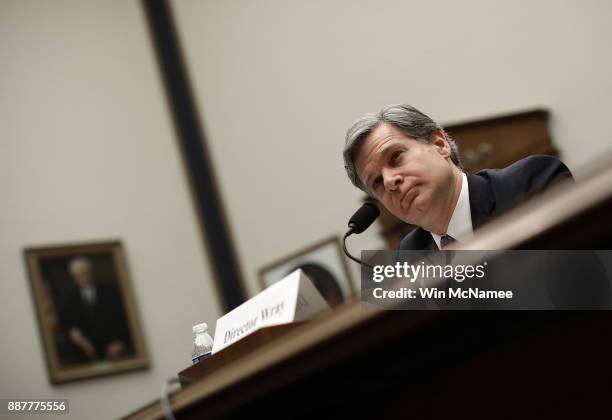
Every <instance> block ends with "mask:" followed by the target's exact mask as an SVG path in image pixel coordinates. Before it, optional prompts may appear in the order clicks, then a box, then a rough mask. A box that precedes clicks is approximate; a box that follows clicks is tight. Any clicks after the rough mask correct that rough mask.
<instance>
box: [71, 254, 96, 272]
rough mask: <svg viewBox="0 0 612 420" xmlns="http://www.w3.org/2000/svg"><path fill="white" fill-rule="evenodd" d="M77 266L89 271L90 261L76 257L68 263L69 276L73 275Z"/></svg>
mask: <svg viewBox="0 0 612 420" xmlns="http://www.w3.org/2000/svg"><path fill="white" fill-rule="evenodd" d="M77 265H86V266H87V267H88V268H89V269H91V260H90V259H89V258H87V257H83V256H78V257H74V258H73V259H71V260H70V262H68V272H70V274H72V273H74V270H75V268H76V266H77Z"/></svg>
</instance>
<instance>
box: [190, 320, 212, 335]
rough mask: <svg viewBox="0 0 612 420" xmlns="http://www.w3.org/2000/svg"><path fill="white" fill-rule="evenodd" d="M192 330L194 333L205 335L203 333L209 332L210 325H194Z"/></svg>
mask: <svg viewBox="0 0 612 420" xmlns="http://www.w3.org/2000/svg"><path fill="white" fill-rule="evenodd" d="M191 330H192V331H193V332H194V333H203V332H206V331H208V325H206V322H202V323H201V324H198V325H194V326H193V328H192V329H191Z"/></svg>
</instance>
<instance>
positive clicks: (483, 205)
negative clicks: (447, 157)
mask: <svg viewBox="0 0 612 420" xmlns="http://www.w3.org/2000/svg"><path fill="white" fill-rule="evenodd" d="M466 175H467V181H468V189H469V192H470V213H471V216H472V225H473V227H474V229H476V228H478V227H480V226H481V225H483V224H484V223H486V222H487V221H488V220H489V219H491V216H493V213H494V211H495V194H493V190H492V189H491V185H490V183H489V181H488V179H487V178H486V177H484V176H481V175H479V174H470V173H466Z"/></svg>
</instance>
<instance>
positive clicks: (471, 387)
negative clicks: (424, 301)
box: [127, 165, 612, 419]
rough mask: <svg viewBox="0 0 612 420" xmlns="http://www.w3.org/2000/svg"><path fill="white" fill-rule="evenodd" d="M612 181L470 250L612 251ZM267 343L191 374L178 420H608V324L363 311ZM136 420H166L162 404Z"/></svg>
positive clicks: (607, 178) (561, 315)
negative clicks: (365, 419)
mask: <svg viewBox="0 0 612 420" xmlns="http://www.w3.org/2000/svg"><path fill="white" fill-rule="evenodd" d="M611 180H612V166H610V165H606V166H605V167H602V168H600V169H599V170H597V171H594V172H593V173H592V174H590V175H589V176H588V177H586V178H585V179H584V180H583V181H582V182H581V183H580V184H579V185H576V186H565V187H563V186H560V187H558V188H556V189H554V190H553V191H550V192H549V193H546V194H544V195H543V196H542V197H540V198H539V199H537V200H535V201H533V202H529V203H526V204H525V205H523V206H521V207H520V208H518V209H516V210H515V211H513V212H511V213H508V214H507V215H505V216H503V218H502V219H500V220H499V221H498V222H496V223H494V224H492V225H490V226H488V227H485V229H483V231H482V232H481V233H480V234H479V235H478V237H477V239H476V240H475V241H474V242H473V243H470V244H467V245H468V246H465V247H464V249H547V248H548V249H555V248H556V249H576V248H578V249H585V248H586V249H612V248H611V245H612V222H611V220H610V215H611V214H612V181H611ZM551 212H552V213H551ZM517 281H520V279H517ZM271 334H272V335H273V336H270V337H268V339H266V340H264V341H265V342H263V343H258V344H257V345H256V344H255V342H254V341H253V342H252V343H251V345H249V346H246V344H248V343H247V342H246V341H245V342H244V343H243V345H245V347H244V348H243V349H242V350H237V352H238V354H237V355H236V356H235V358H234V357H230V358H229V360H225V361H223V362H222V361H221V359H219V361H215V362H214V361H213V359H214V357H216V356H218V355H221V354H222V353H223V352H220V353H219V354H218V355H216V356H213V358H211V359H208V360H206V361H204V362H203V365H202V367H200V368H198V367H192V368H189V369H187V370H185V371H183V372H181V373H180V374H179V376H180V377H181V379H182V380H183V381H184V382H185V384H186V382H190V384H189V385H187V384H186V385H185V386H184V387H183V388H182V389H181V390H179V391H177V392H176V393H174V394H173V395H172V396H171V404H172V408H173V411H174V413H175V416H176V418H177V419H183V418H184V419H202V418H245V417H250V418H296V417H297V418H306V417H310V418H328V417H338V418H349V417H359V418H363V417H371V418H377V419H378V418H427V419H444V418H464V417H469V418H487V419H491V418H542V417H544V418H548V417H558V418H568V417H573V418H585V417H586V418H595V417H602V416H603V417H606V418H607V417H609V410H610V409H609V407H608V401H609V399H610V397H611V396H612V363H610V358H612V313H611V312H610V311H448V312H444V311H374V310H365V309H362V308H361V306H360V303H359V302H358V301H354V302H348V303H346V304H344V305H342V306H340V307H338V308H336V309H334V310H333V311H331V312H328V313H326V314H323V315H322V316H321V317H319V318H317V319H315V320H312V321H309V322H306V323H303V324H302V325H297V326H294V327H287V328H286V329H283V330H278V331H276V332H274V333H271ZM252 340H256V338H252ZM243 341H244V340H243ZM229 354H230V353H227V355H228V356H229ZM209 362H211V363H209ZM207 363H209V366H208V367H206V366H205V365H206V364H207ZM215 363H217V365H214V364H215ZM198 369H202V372H204V373H202V372H199V374H197V375H194V372H195V371H196V370H198ZM127 418H130V419H157V418H163V416H162V412H161V409H160V405H159V401H154V402H152V403H151V404H149V405H147V406H146V407H143V408H142V409H140V410H138V411H136V412H134V413H132V414H131V415H129V416H128V417H127Z"/></svg>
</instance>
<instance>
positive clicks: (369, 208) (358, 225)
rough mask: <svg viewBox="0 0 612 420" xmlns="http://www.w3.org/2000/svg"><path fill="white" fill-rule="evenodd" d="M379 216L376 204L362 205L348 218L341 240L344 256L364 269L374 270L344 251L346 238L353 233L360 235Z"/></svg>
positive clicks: (367, 203)
mask: <svg viewBox="0 0 612 420" xmlns="http://www.w3.org/2000/svg"><path fill="white" fill-rule="evenodd" d="M379 214H380V210H379V209H378V207H377V206H376V204H374V203H372V202H369V201H368V202H365V203H363V205H362V206H361V207H360V208H359V210H357V211H356V212H355V214H353V216H352V217H351V218H350V220H349V222H348V227H349V230H348V232H346V233H345V234H344V238H343V239H342V248H343V249H344V253H345V254H346V256H347V257H349V258H350V259H351V260H353V261H355V262H357V263H359V264H361V265H365V266H366V267H370V268H372V269H374V267H372V266H371V265H370V264H368V263H364V262H363V261H361V260H360V259H358V258H355V257H353V256H352V255H351V254H350V253H349V252H348V249H346V238H347V237H348V236H349V235H352V234H353V233H361V232H363V231H364V230H366V229H367V228H369V227H370V225H371V224H372V223H374V220H376V218H377V217H378V215H379Z"/></svg>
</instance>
